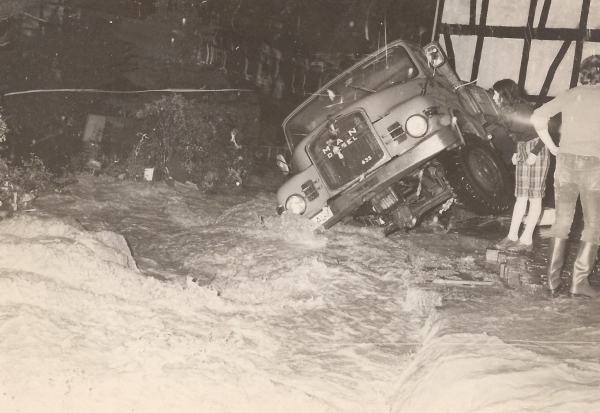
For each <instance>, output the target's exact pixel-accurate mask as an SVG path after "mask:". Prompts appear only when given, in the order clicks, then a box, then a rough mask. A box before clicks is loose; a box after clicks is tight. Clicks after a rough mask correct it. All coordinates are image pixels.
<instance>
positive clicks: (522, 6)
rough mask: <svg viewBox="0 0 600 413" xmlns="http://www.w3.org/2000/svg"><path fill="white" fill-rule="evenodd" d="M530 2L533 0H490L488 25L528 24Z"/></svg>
mask: <svg viewBox="0 0 600 413" xmlns="http://www.w3.org/2000/svg"><path fill="white" fill-rule="evenodd" d="M446 1H448V0H446ZM450 1H451V2H452V1H453V0H450ZM530 2H531V0H508V1H507V0H490V4H489V7H488V15H487V24H488V26H526V25H527V16H528V15H529V3H530Z"/></svg>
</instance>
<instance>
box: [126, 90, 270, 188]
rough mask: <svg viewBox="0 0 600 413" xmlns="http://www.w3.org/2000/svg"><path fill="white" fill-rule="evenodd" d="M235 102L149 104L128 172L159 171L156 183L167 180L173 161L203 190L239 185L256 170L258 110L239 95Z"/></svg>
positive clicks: (176, 98) (178, 99) (174, 98)
mask: <svg viewBox="0 0 600 413" xmlns="http://www.w3.org/2000/svg"><path fill="white" fill-rule="evenodd" d="M233 99H235V100H233ZM233 99H232V98H228V99H225V101H223V99H221V100H220V101H218V100H217V99H214V98H210V99H208V98H205V99H203V100H201V101H196V100H191V99H184V98H183V97H182V96H181V95H170V96H165V97H163V98H161V99H159V100H156V101H154V102H152V103H150V104H147V105H145V107H144V109H142V110H141V111H139V112H138V114H137V116H138V117H139V118H141V119H143V121H144V122H143V131H142V132H140V133H139V134H138V138H139V141H138V142H137V145H136V146H135V148H134V150H133V151H132V153H131V155H130V156H129V159H128V162H127V172H128V174H129V175H130V176H134V177H137V178H139V177H141V176H143V170H144V168H155V171H154V172H155V174H156V175H155V177H156V178H155V179H164V178H168V177H169V171H168V168H166V165H167V164H168V163H169V161H171V162H176V163H178V164H180V165H182V166H183V168H184V169H185V170H186V171H187V173H188V176H189V180H190V181H191V182H193V183H195V184H198V186H199V187H200V188H202V189H206V190H208V189H217V188H218V187H221V186H227V185H241V184H242V180H243V178H244V176H245V175H247V174H248V173H250V172H251V171H252V169H253V159H254V158H253V153H252V152H251V151H250V150H249V149H250V148H249V146H250V145H249V144H250V142H251V140H252V138H255V134H256V131H257V127H256V125H257V116H258V115H257V111H258V109H257V106H256V105H252V104H251V103H249V102H244V101H241V99H239V96H238V97H236V98H233Z"/></svg>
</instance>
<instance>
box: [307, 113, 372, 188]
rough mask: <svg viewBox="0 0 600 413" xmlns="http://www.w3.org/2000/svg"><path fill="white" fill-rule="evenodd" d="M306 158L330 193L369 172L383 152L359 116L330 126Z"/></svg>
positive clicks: (350, 117) (321, 132)
mask: <svg viewBox="0 0 600 413" xmlns="http://www.w3.org/2000/svg"><path fill="white" fill-rule="evenodd" d="M308 154H309V155H310V157H311V158H312V159H313V162H314V164H315V166H316V167H317V169H318V170H319V173H320V174H321V176H322V177H323V180H324V181H325V183H326V184H327V186H328V187H329V188H330V189H331V190H337V189H339V188H341V187H342V186H344V185H345V184H347V183H348V182H350V181H352V180H354V179H355V178H357V177H359V176H360V175H362V174H364V173H365V172H367V171H369V170H370V169H371V168H373V167H374V166H375V165H376V164H377V163H378V162H379V160H380V159H381V158H383V150H382V149H381V147H380V146H379V145H378V143H377V140H376V138H375V136H374V135H373V133H372V132H371V128H369V124H368V121H367V119H366V118H365V117H364V115H363V114H362V113H361V112H354V113H351V114H348V115H346V116H345V117H343V118H339V119H336V120H335V121H333V122H330V124H329V125H328V126H326V127H325V128H323V130H321V131H320V132H319V133H318V134H317V136H316V137H315V138H314V139H313V140H312V141H311V142H310V143H309V145H308Z"/></svg>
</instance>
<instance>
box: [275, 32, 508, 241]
mask: <svg viewBox="0 0 600 413" xmlns="http://www.w3.org/2000/svg"><path fill="white" fill-rule="evenodd" d="M497 117H498V114H497V112H496V108H495V106H494V103H493V101H492V100H491V99H490V96H489V95H488V93H487V92H486V91H485V90H483V89H481V88H479V87H476V86H473V85H469V84H464V82H461V81H460V80H459V79H458V77H457V76H456V75H455V73H454V72H453V71H452V69H451V68H450V67H449V66H448V64H447V62H446V58H445V55H444V54H443V51H442V50H441V49H440V47H439V46H438V45H437V44H436V43H432V44H430V45H428V46H426V47H425V48H421V47H419V46H417V45H415V44H412V43H408V42H404V41H397V42H394V43H391V44H389V45H388V46H387V47H385V48H383V49H381V50H379V51H377V52H376V53H374V54H372V55H370V56H369V57H367V58H365V59H364V60H362V61H361V62H359V63H357V64H356V65H354V66H352V67H351V68H349V69H347V70H346V71H344V72H343V73H341V74H340V75H339V76H337V77H336V78H335V79H333V80H332V81H330V82H329V83H328V84H326V85H325V86H324V87H322V88H321V89H320V90H319V91H317V93H315V94H314V95H312V96H311V97H310V98H308V99H307V100H306V101H305V102H303V103H302V104H301V105H300V106H299V107H298V108H296V109H295V110H294V111H293V112H292V113H291V114H290V115H289V116H288V117H287V118H286V119H285V120H284V122H283V129H284V132H285V136H286V139H287V142H288V145H289V147H290V150H291V151H292V157H291V162H290V165H289V168H290V169H291V172H292V176H291V178H290V179H289V180H288V181H286V182H285V183H284V184H283V185H282V186H281V187H280V188H279V190H278V192H277V201H278V208H277V209H278V212H279V213H283V212H285V211H287V212H291V213H296V214H302V215H304V216H306V217H308V218H309V219H311V220H312V221H313V222H314V223H315V224H318V225H323V226H324V227H325V228H329V227H331V226H332V225H334V224H335V223H337V222H339V221H340V220H341V219H343V218H345V217H347V216H350V215H352V216H354V217H355V218H356V219H358V220H361V221H363V222H365V223H370V224H376V225H380V226H382V227H384V228H385V231H386V232H388V233H389V232H393V231H395V230H397V229H400V228H410V227H413V226H414V225H416V223H417V222H418V221H419V219H420V217H421V216H422V215H423V214H425V213H426V212H428V211H431V210H433V209H434V208H438V207H442V206H447V205H449V204H450V203H451V202H453V201H454V200H455V201H456V202H458V203H460V204H462V205H463V206H464V207H465V208H466V209H469V210H471V211H473V212H475V213H478V214H486V215H487V214H496V213H501V212H504V211H505V210H506V209H507V208H508V206H509V205H510V204H511V202H512V199H511V197H512V181H511V178H510V176H509V174H508V172H507V165H506V161H507V159H510V155H511V153H512V142H511V141H510V138H509V137H508V135H507V134H506V133H505V131H504V130H503V129H502V128H501V127H500V126H499V125H498V123H497Z"/></svg>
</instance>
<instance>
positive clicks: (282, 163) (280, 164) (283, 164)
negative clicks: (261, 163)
mask: <svg viewBox="0 0 600 413" xmlns="http://www.w3.org/2000/svg"><path fill="white" fill-rule="evenodd" d="M276 160H277V166H278V167H279V169H281V172H283V174H284V175H287V174H289V173H290V166H289V165H288V163H287V162H286V161H285V158H284V157H283V155H282V154H279V155H277V158H276Z"/></svg>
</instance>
